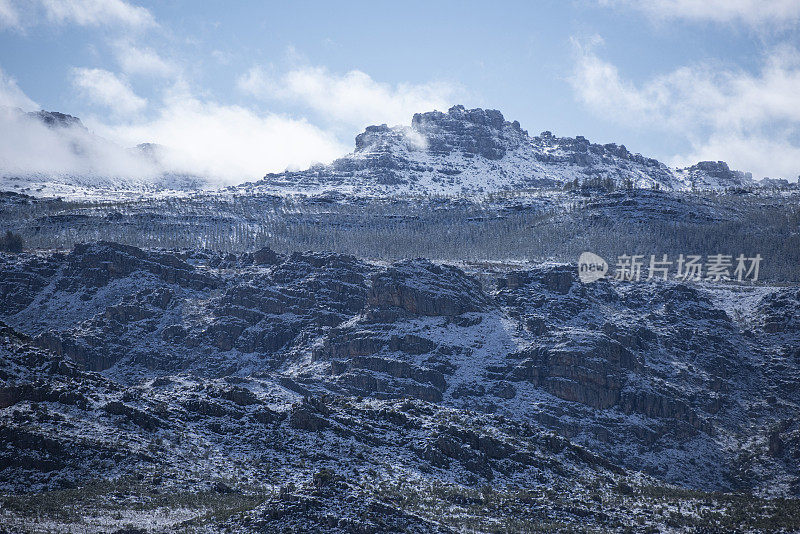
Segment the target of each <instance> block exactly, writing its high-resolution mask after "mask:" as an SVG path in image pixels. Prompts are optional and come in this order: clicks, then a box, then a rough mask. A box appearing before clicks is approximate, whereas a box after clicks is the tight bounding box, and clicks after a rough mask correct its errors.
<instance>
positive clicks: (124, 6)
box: [0, 0, 156, 31]
mask: <svg viewBox="0 0 800 534" xmlns="http://www.w3.org/2000/svg"><path fill="white" fill-rule="evenodd" d="M44 21H46V22H49V23H51V24H74V25H77V26H106V25H114V26H124V27H127V28H131V29H143V28H148V27H152V26H156V21H155V19H154V18H153V15H152V14H151V13H150V11H148V10H147V9H146V8H144V7H141V6H137V5H133V4H131V3H129V2H125V1H124V0H0V27H6V28H12V29H16V30H20V31H22V30H24V29H25V28H26V27H29V26H35V25H37V24H40V23H42V22H44Z"/></svg>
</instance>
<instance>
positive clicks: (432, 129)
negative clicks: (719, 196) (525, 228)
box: [242, 105, 754, 195]
mask: <svg viewBox="0 0 800 534" xmlns="http://www.w3.org/2000/svg"><path fill="white" fill-rule="evenodd" d="M576 180H577V182H578V183H581V184H582V183H584V182H588V183H595V184H598V185H602V184H610V183H613V184H614V185H615V186H617V187H625V186H628V187H640V188H652V187H659V188H663V189H666V190H691V189H692V188H693V187H696V188H703V189H724V188H729V187H742V186H748V185H754V182H753V180H752V176H751V175H750V174H747V173H742V172H739V171H731V170H730V169H729V168H728V166H727V164H725V163H724V162H701V163H698V164H697V165H694V166H692V167H689V168H686V169H672V168H670V167H667V166H666V165H664V164H663V163H661V162H659V161H657V160H655V159H653V158H646V157H644V156H642V155H641V154H633V153H631V152H629V151H628V149H627V148H625V146H624V145H617V144H613V143H612V144H605V145H600V144H596V143H591V142H590V141H588V140H587V139H586V138H584V137H582V136H578V137H575V138H571V137H556V136H554V135H553V134H552V133H550V132H547V131H546V132H542V133H541V134H540V135H538V136H530V135H529V134H528V132H526V131H525V130H523V129H522V128H521V127H520V124H519V122H517V121H513V122H508V121H507V120H505V118H504V117H503V115H502V113H500V112H499V111H497V110H491V109H486V110H484V109H480V108H478V109H469V110H468V109H465V108H464V106H460V105H459V106H453V107H452V108H450V109H449V110H448V111H447V113H442V112H439V111H431V112H427V113H417V114H415V115H414V117H413V119H412V121H411V126H410V127H406V126H395V127H388V126H386V125H385V124H383V125H380V126H368V127H367V128H366V130H365V131H364V132H363V133H361V134H359V135H358V136H357V137H356V140H355V150H354V151H353V152H352V153H351V154H348V155H347V156H344V157H343V158H340V159H338V160H336V161H334V162H333V163H332V164H330V165H317V166H314V167H312V168H310V169H308V170H305V171H299V172H290V171H287V172H283V173H277V174H268V175H266V176H265V177H264V178H263V179H262V180H260V181H258V182H255V183H254V184H245V185H244V186H242V189H244V190H256V191H257V190H271V191H281V190H290V191H291V190H298V191H312V192H313V191H322V190H329V189H336V190H341V191H343V192H353V193H358V194H368V195H369V194H374V195H385V194H394V193H411V194H426V193H431V194H452V193H480V192H484V193H485V192H494V191H502V190H512V189H530V188H540V187H561V186H563V185H564V184H567V183H573V182H575V181H576Z"/></svg>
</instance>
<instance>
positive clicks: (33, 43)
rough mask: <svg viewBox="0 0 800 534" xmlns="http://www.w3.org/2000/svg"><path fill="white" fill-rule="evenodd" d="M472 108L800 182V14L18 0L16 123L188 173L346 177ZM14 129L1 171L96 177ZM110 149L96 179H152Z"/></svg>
mask: <svg viewBox="0 0 800 534" xmlns="http://www.w3.org/2000/svg"><path fill="white" fill-rule="evenodd" d="M454 104H463V105H465V106H467V107H483V108H493V109H499V110H500V111H502V112H503V114H504V115H505V117H506V119H507V120H518V121H519V122H520V123H521V125H522V127H523V128H525V129H527V130H528V131H529V132H530V133H531V134H537V133H539V132H541V131H544V130H549V131H552V132H553V133H554V134H556V135H558V136H575V135H583V136H585V137H587V138H588V139H590V140H591V141H593V142H600V143H608V142H615V143H619V144H624V145H625V146H626V147H627V148H628V149H629V150H631V151H633V152H640V153H642V154H644V155H646V156H649V157H656V158H658V159H660V160H661V161H664V162H665V163H667V164H669V165H674V166H686V165H691V164H693V163H695V162H697V161H700V160H725V161H727V162H728V163H729V164H730V165H731V167H732V168H736V169H741V170H745V171H751V172H753V174H754V176H755V177H757V178H760V177H764V176H769V177H773V178H786V179H789V180H797V177H798V174H800V0H646V1H637V0H561V1H547V0H545V1H539V2H531V1H526V2H500V1H498V2H492V3H489V2H469V1H460V2H447V1H434V2H432V1H430V0H429V1H426V2H415V1H404V2H391V3H390V2H376V1H374V0H372V1H369V2H347V3H341V5H332V3H329V2H237V1H227V2H222V1H219V2H190V1H182V0H163V1H159V2H147V1H134V0H24V1H23V0H19V1H18V0H0V106H10V107H12V108H13V107H19V108H22V109H24V110H37V109H46V110H52V111H61V112H64V113H69V114H71V115H75V116H78V117H80V118H81V120H82V121H83V123H84V124H85V125H86V126H87V127H88V128H89V130H90V131H91V132H92V134H96V135H97V136H99V137H101V138H103V139H106V140H109V141H110V142H111V143H112V144H113V145H114V146H116V145H119V146H122V147H131V146H135V145H136V144H138V143H142V142H153V143H158V144H161V145H164V146H166V147H169V148H170V149H171V152H170V153H171V159H170V165H171V168H173V169H175V170H176V171H185V172H192V173H197V174H204V175H208V176H213V177H215V178H218V179H219V180H222V181H223V182H225V183H237V182H241V181H245V180H252V179H256V178H258V177H260V176H262V175H263V174H265V173H266V172H277V171H282V170H284V169H287V168H290V169H299V168H304V167H306V166H308V165H309V164H312V163H314V162H327V161H331V160H332V159H334V158H335V157H338V156H341V155H343V154H345V153H347V152H350V151H352V149H353V138H354V136H355V135H356V134H357V133H359V132H360V131H362V130H363V128H364V127H365V126H367V125H370V124H381V123H387V124H389V125H395V124H405V125H409V124H410V123H411V117H412V115H413V114H414V113H415V112H422V111H429V110H432V109H439V110H442V111H445V110H446V109H447V108H449V107H450V106H452V105H454ZM13 120H15V119H13V118H9V115H8V113H5V114H0V145H2V146H0V167H4V168H5V169H6V170H7V169H9V168H11V169H13V170H14V171H15V172H17V171H18V172H23V171H25V170H32V171H36V172H51V171H52V172H62V171H63V172H68V171H70V170H72V171H75V172H79V171H81V170H82V169H77V170H76V169H75V165H77V163H76V162H74V161H72V160H64V161H62V160H57V158H55V156H52V157H49V158H48V154H57V153H59V151H64V150H65V147H64V146H57V147H52V146H51V145H50V144H48V141H47V139H46V137H47V135H48V133H47V132H43V131H40V130H39V129H35V128H33V127H30V126H28V127H27V128H28V130H26V129H25V128H26V126H21V125H20V124H19V123H18V122H13ZM3 123H5V124H3ZM31 128H33V129H31ZM12 132H14V133H12ZM110 146H111V145H108V146H106V145H102V146H98V148H96V149H93V150H94V152H96V153H97V154H99V155H98V156H97V161H98V163H96V164H94V163H93V165H94V167H93V168H94V170H95V171H97V172H107V173H120V174H124V173H125V172H129V173H137V172H147V170H146V169H140V168H138V167H136V166H135V165H133V164H131V163H130V162H129V161H127V160H125V158H124V157H123V156H122V155H120V156H119V157H117V155H115V154H116V153H115V152H114V150H113V149H112V148H109V147H110ZM94 152H93V153H94Z"/></svg>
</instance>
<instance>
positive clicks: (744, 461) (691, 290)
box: [0, 118, 800, 488]
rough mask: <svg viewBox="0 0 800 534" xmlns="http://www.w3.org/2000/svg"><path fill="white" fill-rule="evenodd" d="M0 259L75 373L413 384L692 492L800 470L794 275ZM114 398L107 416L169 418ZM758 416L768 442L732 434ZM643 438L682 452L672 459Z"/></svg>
mask: <svg viewBox="0 0 800 534" xmlns="http://www.w3.org/2000/svg"><path fill="white" fill-rule="evenodd" d="M487 120H490V118H487ZM2 261H3V266H4V268H3V269H2V271H0V287H2V289H3V296H4V299H3V302H2V309H0V320H3V321H5V322H6V323H8V324H9V325H10V326H11V327H13V328H14V329H16V331H17V332H19V333H21V334H26V335H28V336H30V338H29V339H28V341H27V342H26V343H27V344H28V345H30V346H33V345H35V346H37V347H39V349H37V350H40V351H43V352H46V353H48V354H51V355H56V356H59V357H61V361H62V362H72V363H71V364H70V365H72V366H73V368H74V369H82V370H84V371H87V370H88V371H101V372H102V373H103V374H104V375H106V376H107V377H112V378H114V379H116V380H120V381H122V382H125V383H131V384H135V383H138V381H140V380H141V379H142V377H151V376H152V377H157V376H163V375H169V374H180V373H192V374H195V375H198V376H203V377H206V378H208V379H214V378H217V377H223V376H228V377H234V376H238V375H246V376H249V375H258V376H264V377H271V379H273V380H275V381H276V382H278V383H280V384H281V385H282V387H285V388H287V389H288V390H290V391H292V392H295V393H298V394H301V395H304V396H311V395H314V394H317V393H334V394H337V395H344V396H360V397H371V398H376V399H382V400H394V399H401V398H415V399H418V400H421V401H426V402H434V403H437V404H440V405H443V406H449V407H453V408H457V409H459V410H470V411H472V412H474V413H480V412H483V413H497V414H502V415H504V416H506V417H509V418H511V419H515V420H525V421H535V422H537V424H539V425H543V426H545V427H546V428H548V429H551V430H553V431H556V432H558V433H560V434H562V435H564V436H567V437H569V438H571V439H573V440H575V441H577V442H579V443H581V444H583V445H584V446H586V447H588V448H590V449H592V450H594V451H595V452H596V453H598V454H601V455H602V456H603V457H604V458H606V459H607V460H609V461H613V462H616V463H619V464H623V465H628V466H631V467H633V468H635V469H642V470H645V471H646V472H649V473H653V474H655V475H657V476H660V477H662V478H663V479H665V480H669V481H672V482H678V483H684V484H688V485H694V486H698V487H708V488H731V487H739V485H740V484H741V483H742V482H741V480H739V479H737V478H736V477H735V476H734V475H733V474H732V473H734V472H741V466H742V465H745V466H749V467H748V468H752V469H755V470H760V471H759V472H763V473H765V474H764V475H763V476H764V481H765V482H764V484H767V483H768V482H767V481H769V480H784V481H785V480H792V477H798V473H797V468H796V465H795V464H793V463H792V461H791V459H792V458H793V456H792V455H793V454H794V451H796V445H795V444H796V443H797V442H798V440H797V439H795V436H794V434H792V432H794V430H792V429H793V428H794V427H793V426H792V425H791V424H784V422H785V421H789V420H791V419H792V418H793V417H794V416H796V415H797V414H796V413H795V412H796V410H795V409H794V408H793V407H794V406H796V405H797V404H796V403H797V402H798V401H800V398H798V396H799V395H800V391H798V389H797V386H796V380H795V379H794V377H796V376H797V374H798V365H800V363H799V362H800V358H798V346H800V339H798V335H800V334H798V330H799V329H798V328H795V323H796V319H795V318H796V317H797V313H796V312H797V310H798V309H800V294H798V293H797V290H796V288H780V289H777V288H739V289H735V288H720V289H715V288H714V287H709V288H706V287H700V286H690V285H683V284H676V283H672V282H669V283H662V282H648V283H642V284H631V283H627V284H626V283H618V282H614V281H609V280H603V281H598V282H595V283H592V284H589V285H585V284H582V283H580V282H579V281H578V280H577V276H576V270H575V266H569V265H552V264H548V265H541V266H532V267H530V268H527V269H524V270H523V269H516V270H510V271H503V272H501V273H499V274H498V273H497V272H491V271H489V272H483V271H481V272H477V273H472V274H466V273H465V272H464V271H462V270H461V269H458V268H456V267H453V266H448V265H440V264H435V263H431V262H428V261H425V260H413V261H402V262H396V263H393V264H389V265H384V266H376V265H372V264H368V263H365V262H363V261H360V260H358V259H356V258H353V257H350V256H343V255H335V254H319V253H314V254H311V253H295V254H291V255H280V254H276V253H274V252H272V251H270V250H268V249H266V250H261V251H256V252H254V253H249V254H243V255H238V256H237V255H225V256H220V255H215V254H212V253H208V252H195V253H178V252H175V253H173V252H165V251H147V250H140V249H136V248H134V247H125V246H121V245H115V244H109V243H98V244H94V245H82V246H79V247H76V248H75V250H73V251H72V252H71V253H69V254H66V255H63V254H52V255H37V256H34V255H29V254H22V255H19V256H14V257H7V256H3V257H2ZM734 290H735V291H744V292H749V293H747V299H745V300H743V301H742V302H753V303H755V304H754V305H753V306H752V309H749V311H748V310H745V311H742V310H739V309H736V310H731V309H730V308H729V304H727V303H730V302H736V301H737V299H738V298H739V296H738V294H735V295H734V296H732V295H729V294H728V293H725V292H726V291H729V292H730V291H734ZM0 378H2V377H0ZM62 397H63V401H64V402H67V401H69V402H75V403H85V402H88V401H86V400H80V397H76V398H75V399H72V400H70V399H71V397H70V396H69V394H68V392H67V391H61V390H60V389H58V388H56V389H53V388H48V387H39V386H36V387H34V386H30V385H23V386H20V385H18V384H6V385H4V386H3V387H2V389H0V404H2V405H6V406H10V405H13V404H15V403H18V402H20V400H21V399H22V400H24V399H28V401H35V402H49V399H54V398H56V399H62ZM37 399H38V400H37ZM59 402H61V401H59ZM118 402H121V403H122V404H121V405H120V404H109V405H108V406H106V407H105V408H103V410H104V412H103V413H105V414H108V415H109V416H112V417H114V418H120V419H125V420H130V423H131V424H132V425H134V426H136V425H140V424H141V425H145V426H153V425H156V426H157V425H159V424H161V423H159V422H158V421H156V420H150V419H148V418H147V417H144V416H141V415H139V414H138V413H137V412H135V411H131V410H129V407H130V406H132V405H131V403H130V402H128V401H125V400H124V399H121V400H118ZM253 402H255V401H254V399H253V397H252V396H251V395H250V393H249V392H248V391H246V390H242V389H237V387H229V388H227V389H225V390H224V391H222V390H221V391H211V390H208V391H205V392H204V393H203V395H200V396H195V395H193V394H191V395H188V396H187V397H186V399H185V402H184V403H183V404H182V407H183V408H182V409H183V410H185V411H186V413H187V417H190V418H196V420H198V421H199V420H202V419H203V418H214V428H213V431H214V432H217V431H219V432H224V431H225V422H224V420H225V419H226V418H241V417H244V416H245V414H246V413H249V410H250V407H251V404H252V403H253ZM312 408H313V407H309V406H306V407H301V408H298V409H297V410H295V412H294V413H295V415H293V416H292V417H291V418H290V421H292V422H291V424H292V425H294V426H293V427H292V428H295V429H297V430H304V429H308V430H310V431H316V430H315V429H317V430H318V429H321V428H323V427H322V426H318V423H319V424H320V425H323V424H327V423H320V421H321V420H323V419H325V418H326V416H325V415H324V414H322V415H320V414H319V413H318V412H317V411H314V409H312ZM259 414H260V415H258V416H257V417H259V418H261V419H263V420H264V421H273V420H275V419H276V416H275V415H274V414H271V413H270V412H269V411H264V410H261V411H259ZM156 417H157V416H156ZM253 417H256V416H255V415H254V416H253ZM796 419H797V420H800V417H797V418H796ZM193 420H194V419H193ZM137 421H138V422H137ZM784 427H785V428H786V429H787V430H781V429H782V428H784ZM751 428H763V429H764V431H763V436H761V434H759V436H760V437H759V436H756V438H754V440H750V441H748V444H742V443H740V442H739V441H737V440H739V439H740V438H741V436H743V435H750V434H749V433H750V432H751V431H750V430H749V429H751ZM761 438H763V440H761V441H759V440H760V439H761ZM762 442H763V444H764V451H767V452H768V454H767V452H765V453H764V455H762V454H761V453H760V452H758V451H759V450H760V449H758V450H757V447H760V445H758V444H759V443H762ZM451 446H452V436H449V437H448V436H444V435H443V437H441V438H439V437H437V438H436V439H435V440H433V441H431V443H429V444H428V445H426V446H425V447H424V448H423V449H420V454H423V455H424V457H425V458H430V459H431V461H434V462H444V463H446V462H448V461H449V462H452V461H453V459H454V458H455V460H456V461H462V460H463V461H464V462H466V463H468V464H469V465H470V466H471V469H474V473H477V474H481V473H483V474H488V471H486V469H485V467H482V466H483V465H484V464H485V461H484V459H483V457H482V456H480V455H478V456H475V455H467V456H463V457H461V456H458V454H457V451H456V450H455V449H452V448H451ZM743 447H744V448H748V447H749V448H751V449H753V448H754V447H755V449H753V450H749V451H748V452H747V453H746V454H745V453H743V452H742V448H743ZM654 450H658V451H662V452H663V454H670V455H672V456H674V457H676V458H681V462H677V461H676V462H674V463H672V464H671V467H670V468H669V469H664V468H663V466H662V465H661V464H660V463H659V462H658V457H659V456H658V455H655V454H650V452H652V451H654ZM649 451H650V452H649ZM770 451H771V452H770ZM482 454H487V455H488V454H489V453H488V452H486V451H484V452H483V453H482ZM765 455H767V456H769V460H768V461H767V460H763V461H762V459H763V458H766V457H767V456H765ZM765 462H766V463H765ZM733 465H737V466H738V467H737V468H736V469H737V470H738V471H734V470H733V468H732V466H733ZM681 466H684V467H681ZM686 466H691V467H686ZM481 476H483V475H481ZM756 483H757V484H759V483H760V482H756ZM790 486H791V484H789V485H788V486H787V488H788V487H790Z"/></svg>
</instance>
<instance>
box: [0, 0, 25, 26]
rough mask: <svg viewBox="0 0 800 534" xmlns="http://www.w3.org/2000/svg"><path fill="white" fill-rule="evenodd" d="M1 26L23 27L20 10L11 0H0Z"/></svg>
mask: <svg viewBox="0 0 800 534" xmlns="http://www.w3.org/2000/svg"><path fill="white" fill-rule="evenodd" d="M0 28H12V29H15V30H20V29H22V23H21V21H20V16H19V12H18V11H17V10H16V8H15V7H14V6H13V5H12V4H11V0H0Z"/></svg>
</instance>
